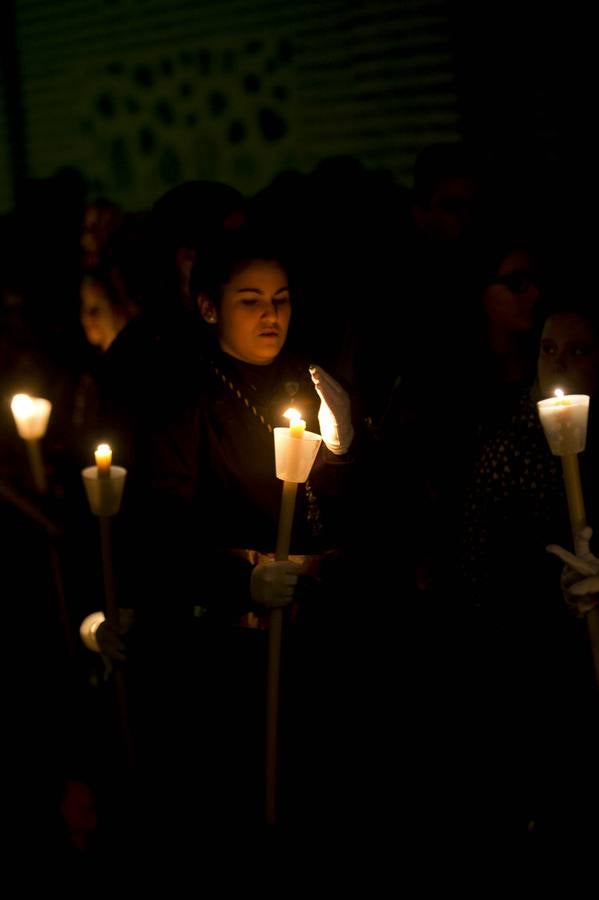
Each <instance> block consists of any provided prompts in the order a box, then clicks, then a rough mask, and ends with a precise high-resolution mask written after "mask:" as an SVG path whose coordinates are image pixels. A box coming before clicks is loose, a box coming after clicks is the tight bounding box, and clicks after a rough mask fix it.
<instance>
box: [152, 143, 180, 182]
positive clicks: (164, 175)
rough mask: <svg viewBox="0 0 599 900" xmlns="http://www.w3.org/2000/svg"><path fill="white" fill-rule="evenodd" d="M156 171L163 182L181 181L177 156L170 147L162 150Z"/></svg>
mask: <svg viewBox="0 0 599 900" xmlns="http://www.w3.org/2000/svg"><path fill="white" fill-rule="evenodd" d="M158 172H159V174H160V178H161V180H162V181H163V182H164V183H165V184H178V182H180V181H183V173H182V170H181V163H180V161H179V157H178V156H177V153H176V152H175V150H173V149H172V148H171V147H167V148H166V149H164V150H163V151H162V154H161V156H160V160H159V162H158Z"/></svg>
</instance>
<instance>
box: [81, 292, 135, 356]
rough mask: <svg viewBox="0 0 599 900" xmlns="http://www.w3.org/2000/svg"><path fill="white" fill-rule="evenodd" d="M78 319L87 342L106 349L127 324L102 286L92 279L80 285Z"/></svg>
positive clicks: (123, 315)
mask: <svg viewBox="0 0 599 900" xmlns="http://www.w3.org/2000/svg"><path fill="white" fill-rule="evenodd" d="M80 319H81V325H82V327H83V330H84V332H85V336H86V338H87V340H88V341H89V343H90V344H92V345H93V346H94V347H99V348H100V349H101V350H108V348H109V347H110V345H111V344H112V342H113V340H114V339H115V337H116V336H117V334H118V333H119V331H122V329H123V328H124V327H125V325H126V324H127V318H126V316H125V314H124V313H123V312H121V311H120V310H118V309H115V308H114V306H113V305H112V304H111V302H110V300H109V299H108V297H107V296H106V294H105V293H104V291H103V290H102V286H101V285H100V284H98V283H97V282H94V281H87V282H84V283H83V284H82V285H81V311H80Z"/></svg>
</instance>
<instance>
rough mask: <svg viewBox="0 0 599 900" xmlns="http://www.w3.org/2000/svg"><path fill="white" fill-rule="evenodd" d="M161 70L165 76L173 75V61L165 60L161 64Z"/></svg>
mask: <svg viewBox="0 0 599 900" xmlns="http://www.w3.org/2000/svg"><path fill="white" fill-rule="evenodd" d="M160 69H161V71H162V74H163V75H172V74H173V70H174V65H173V61H172V59H163V60H162V61H161V63H160Z"/></svg>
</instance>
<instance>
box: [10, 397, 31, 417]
mask: <svg viewBox="0 0 599 900" xmlns="http://www.w3.org/2000/svg"><path fill="white" fill-rule="evenodd" d="M34 405H35V404H34V402H33V398H32V397H30V396H29V394H15V395H14V397H13V398H12V401H11V404H10V408H11V409H12V411H13V415H14V416H16V417H17V419H26V418H27V417H28V416H31V415H33V409H34Z"/></svg>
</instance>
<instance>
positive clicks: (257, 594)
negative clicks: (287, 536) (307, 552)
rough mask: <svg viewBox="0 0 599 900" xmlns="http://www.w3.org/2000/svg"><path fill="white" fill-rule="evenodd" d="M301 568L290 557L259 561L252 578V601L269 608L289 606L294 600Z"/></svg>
mask: <svg viewBox="0 0 599 900" xmlns="http://www.w3.org/2000/svg"><path fill="white" fill-rule="evenodd" d="M300 569H301V566H300V564H299V563H296V562H291V560H288V559H283V560H278V561H274V562H265V563H258V565H257V566H255V567H254V569H253V571H252V575H251V578H250V596H251V598H252V602H253V603H255V604H256V605H257V606H266V607H267V608H268V609H276V608H277V607H280V606H287V605H288V604H289V603H291V601H292V600H293V591H294V589H295V585H296V584H297V576H298V573H299V571H300Z"/></svg>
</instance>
